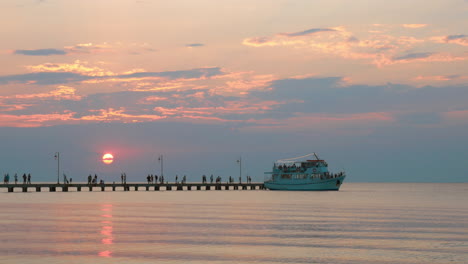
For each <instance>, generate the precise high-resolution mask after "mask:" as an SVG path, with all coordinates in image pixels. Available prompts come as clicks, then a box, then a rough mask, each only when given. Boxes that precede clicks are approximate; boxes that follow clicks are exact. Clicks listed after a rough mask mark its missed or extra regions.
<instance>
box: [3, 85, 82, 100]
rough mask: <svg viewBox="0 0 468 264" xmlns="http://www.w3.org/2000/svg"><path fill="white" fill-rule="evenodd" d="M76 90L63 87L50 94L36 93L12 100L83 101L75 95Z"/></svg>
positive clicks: (19, 95) (16, 96) (17, 96)
mask: <svg viewBox="0 0 468 264" xmlns="http://www.w3.org/2000/svg"><path fill="white" fill-rule="evenodd" d="M75 93H76V89H75V88H73V87H69V86H65V85H61V86H58V88H57V89H55V90H52V91H50V92H48V93H36V94H17V95H15V96H13V97H10V98H16V99H33V98H52V99H53V100H74V101H78V100H81V96H78V95H76V94H75Z"/></svg>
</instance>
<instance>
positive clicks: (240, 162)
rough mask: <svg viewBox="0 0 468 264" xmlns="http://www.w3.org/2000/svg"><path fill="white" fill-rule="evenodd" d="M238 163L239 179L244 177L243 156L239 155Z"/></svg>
mask: <svg viewBox="0 0 468 264" xmlns="http://www.w3.org/2000/svg"><path fill="white" fill-rule="evenodd" d="M237 163H239V180H241V179H242V157H239V159H238V160H237Z"/></svg>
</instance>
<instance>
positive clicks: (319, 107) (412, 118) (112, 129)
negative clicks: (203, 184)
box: [0, 0, 468, 182]
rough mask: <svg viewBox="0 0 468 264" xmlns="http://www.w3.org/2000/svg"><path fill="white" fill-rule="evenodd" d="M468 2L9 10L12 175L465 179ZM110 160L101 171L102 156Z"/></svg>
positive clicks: (8, 164)
mask: <svg viewBox="0 0 468 264" xmlns="http://www.w3.org/2000/svg"><path fill="white" fill-rule="evenodd" d="M467 29H468V1H467V0H431V1H422V0H411V1H408V0H406V1H402V0H395V1H383V0H366V1H364V0H355V1H344V0H342V1H335V0H326V1H325V0H323V1H322V0H313V1H312V0H288V1H286V0H285V1H282V0H277V1H272V0H248V1H244V0H235V1H230V0H223V1H214V0H184V1H183V0H172V1H156V0H154V1H152V0H79V1H77V0H76V1H75V0H2V1H1V2H0V36H1V41H0V62H1V63H0V138H1V139H0V140H1V145H0V146H1V152H0V173H2V175H3V174H5V173H10V175H12V174H14V173H20V174H22V173H24V172H26V173H31V174H32V175H33V181H34V180H36V181H53V180H54V179H56V173H57V172H56V166H57V163H56V161H55V160H54V157H53V156H54V153H55V152H60V153H61V159H62V160H61V162H62V163H61V167H62V168H61V173H62V171H63V172H65V173H66V174H67V175H68V177H72V178H73V179H74V181H84V179H85V177H86V176H87V175H88V174H90V173H92V174H95V173H96V174H98V175H99V176H100V177H101V178H103V179H104V180H106V181H114V180H115V181H117V179H118V178H120V173H121V172H126V173H127V175H128V178H129V181H143V180H144V177H145V176H146V175H147V174H148V173H153V174H154V173H156V174H159V171H160V165H159V164H158V160H157V157H158V156H159V155H161V154H163V155H164V156H165V164H164V167H165V175H167V177H168V178H169V180H172V179H173V178H174V177H175V175H176V174H177V175H179V176H181V175H184V174H186V175H187V176H188V178H189V181H200V180H201V175H202V174H206V175H210V174H214V175H215V176H217V175H220V176H222V177H223V181H224V179H227V177H229V176H235V177H236V179H237V177H238V176H239V166H238V164H237V163H236V160H237V159H238V158H239V156H242V159H243V171H242V173H243V175H247V174H248V175H251V176H252V177H253V179H254V180H255V181H262V180H263V172H264V171H268V170H269V169H271V166H272V163H273V161H275V160H278V159H281V158H289V157H295V156H302V155H304V154H308V153H311V152H317V153H318V154H319V155H320V156H321V157H323V158H324V159H326V160H327V161H328V162H329V164H330V167H331V169H332V170H333V169H335V170H339V169H342V168H344V169H345V170H346V171H347V173H348V180H349V181H415V182H419V181H435V182H444V181H448V182H457V181H464V182H465V181H466V179H467V176H468V31H467ZM107 152H108V153H112V154H113V155H114V162H113V163H112V164H109V165H106V164H104V163H103V162H102V160H101V157H102V155H103V154H105V153H107Z"/></svg>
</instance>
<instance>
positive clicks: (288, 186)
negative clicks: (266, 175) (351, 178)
mask: <svg viewBox="0 0 468 264" xmlns="http://www.w3.org/2000/svg"><path fill="white" fill-rule="evenodd" d="M344 178H345V176H342V177H337V178H332V179H326V180H320V181H309V182H285V181H278V182H276V181H266V182H264V186H265V188H267V189H269V190H277V191H338V190H339V189H340V187H341V185H342V184H343V180H344Z"/></svg>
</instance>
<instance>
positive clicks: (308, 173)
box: [264, 153, 346, 191]
mask: <svg viewBox="0 0 468 264" xmlns="http://www.w3.org/2000/svg"><path fill="white" fill-rule="evenodd" d="M312 155H313V156H314V157H315V159H305V160H302V161H300V160H301V159H304V158H307V157H310V156H312ZM298 160H299V161H298ZM345 177H346V174H345V172H344V171H340V172H337V173H332V172H330V171H329V170H328V163H327V162H326V161H325V160H322V159H319V157H318V156H317V154H315V153H312V154H308V155H305V156H302V157H297V158H291V159H283V160H278V161H276V162H275V163H274V165H273V171H271V172H265V181H264V185H265V188H267V189H270V190H285V191H338V190H339V189H340V186H341V184H343V180H344V178H345Z"/></svg>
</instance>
